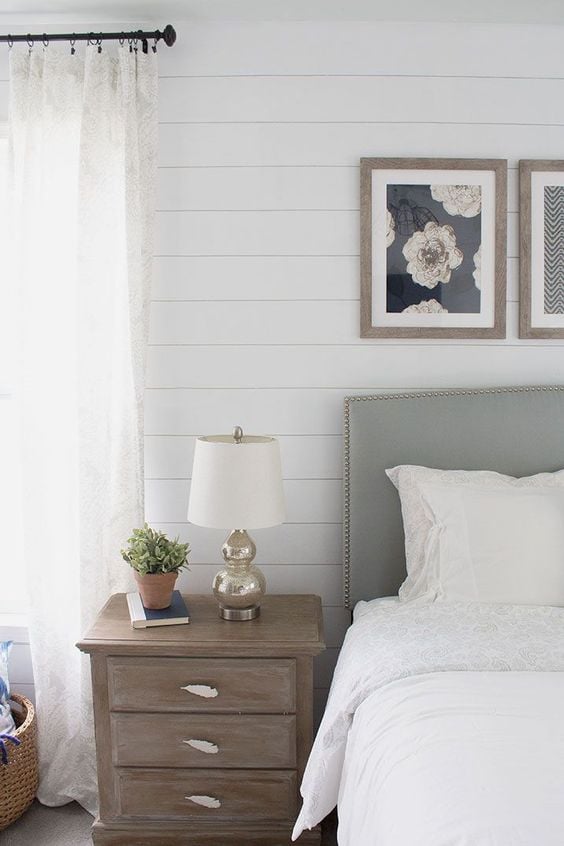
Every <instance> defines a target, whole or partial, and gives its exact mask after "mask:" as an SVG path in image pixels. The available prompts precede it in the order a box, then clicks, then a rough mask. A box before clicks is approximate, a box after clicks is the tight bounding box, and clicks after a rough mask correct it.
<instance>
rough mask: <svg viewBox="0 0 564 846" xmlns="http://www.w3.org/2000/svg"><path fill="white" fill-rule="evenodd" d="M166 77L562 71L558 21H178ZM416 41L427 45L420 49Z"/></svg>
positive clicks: (166, 54)
mask: <svg viewBox="0 0 564 846" xmlns="http://www.w3.org/2000/svg"><path fill="white" fill-rule="evenodd" d="M175 27H176V30H177V33H178V42H177V45H176V47H175V49H174V50H165V49H161V50H159V70H160V73H161V75H165V76H167V75H214V74H216V75H217V74H220V75H237V74H340V73H341V74H351V73H352V74H355V73H356V74H363V73H366V74H377V73H383V74H390V73H400V74H415V75H419V74H461V75H478V76H496V75H497V76H524V75H525V76H563V75H564V59H563V57H562V51H561V46H562V39H561V31H560V28H559V27H554V26H553V27H550V26H511V25H505V26H504V27H503V34H502V35H501V34H500V28H499V27H498V26H491V25H487V24H460V23H456V24H454V23H437V22H432V23H423V22H418V23H390V22H387V21H386V22H384V21H327V20H325V21H323V20H317V21H260V22H256V21H255V22H251V21H245V22H238V21H224V22H223V21H222V22H213V23H212V22H199V21H194V20H191V21H189V22H181V23H177V24H175ZM414 45H425V48H424V49H414Z"/></svg>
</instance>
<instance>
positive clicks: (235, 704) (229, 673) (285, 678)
mask: <svg viewBox="0 0 564 846" xmlns="http://www.w3.org/2000/svg"><path fill="white" fill-rule="evenodd" d="M108 671H109V679H108V684H109V694H110V708H111V709H112V710H113V711H161V712H164V711H193V712H201V713H209V712H213V711H240V712H248V713H252V712H257V713H280V712H293V711H295V710H296V681H295V673H296V668H295V661H294V660H292V659H290V658H279V659H272V660H269V659H263V658H145V657H142V658H126V657H112V658H108Z"/></svg>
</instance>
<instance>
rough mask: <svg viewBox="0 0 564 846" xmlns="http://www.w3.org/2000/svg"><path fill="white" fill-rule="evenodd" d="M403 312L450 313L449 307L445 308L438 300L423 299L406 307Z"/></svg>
mask: <svg viewBox="0 0 564 846" xmlns="http://www.w3.org/2000/svg"><path fill="white" fill-rule="evenodd" d="M402 313H403V314H448V308H443V307H442V305H441V304H440V303H438V302H437V300H435V299H433V300H421V302H420V303H414V304H413V305H410V306H408V307H407V308H404V310H403V312H402Z"/></svg>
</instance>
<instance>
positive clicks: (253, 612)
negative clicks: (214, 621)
mask: <svg viewBox="0 0 564 846" xmlns="http://www.w3.org/2000/svg"><path fill="white" fill-rule="evenodd" d="M259 615H260V605H255V606H253V608H223V607H222V606H221V605H220V606H219V616H220V617H221V618H222V619H223V620H255V619H256V618H257V617H258V616H259Z"/></svg>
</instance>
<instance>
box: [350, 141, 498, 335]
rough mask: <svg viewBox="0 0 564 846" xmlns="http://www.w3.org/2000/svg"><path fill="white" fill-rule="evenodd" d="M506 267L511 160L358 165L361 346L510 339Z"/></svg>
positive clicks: (392, 161) (372, 161)
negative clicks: (367, 342)
mask: <svg viewBox="0 0 564 846" xmlns="http://www.w3.org/2000/svg"><path fill="white" fill-rule="evenodd" d="M451 174H452V178H451ZM380 212H381V214H380ZM482 247H483V248H484V250H483V251H482ZM390 248H391V249H390ZM506 265H507V161H506V160H505V159H435V158H429V159H427V158H417V159H405V158H401V159H396V158H362V159H361V160H360V269H361V293H360V336H361V338H504V337H505V309H506V303H505V291H506ZM449 307H450V308H449Z"/></svg>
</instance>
